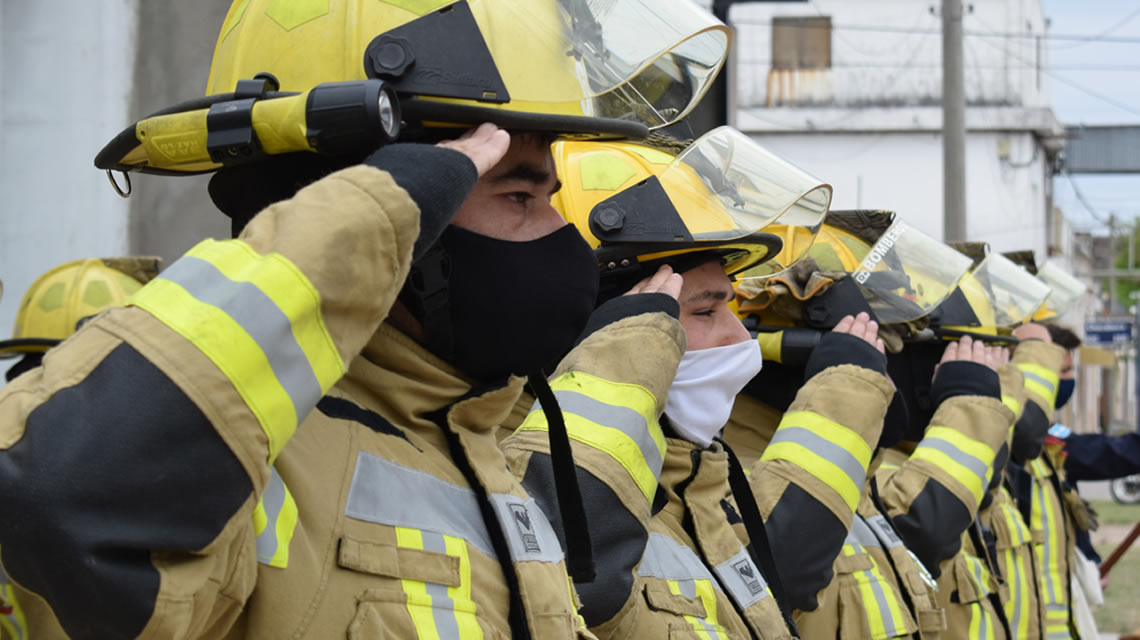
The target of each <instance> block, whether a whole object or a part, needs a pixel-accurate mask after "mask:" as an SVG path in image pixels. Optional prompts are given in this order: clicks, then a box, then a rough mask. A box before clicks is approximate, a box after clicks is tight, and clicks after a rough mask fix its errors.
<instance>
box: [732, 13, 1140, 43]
mask: <svg viewBox="0 0 1140 640" xmlns="http://www.w3.org/2000/svg"><path fill="white" fill-rule="evenodd" d="M732 24H733V26H741V25H747V26H757V27H770V26H776V25H778V26H780V27H781V28H790V29H831V30H832V31H870V32H875V33H906V34H912V35H941V34H942V31H941V30H938V29H916V28H913V27H890V26H880V25H870V24H835V23H832V24H831V25H829V26H824V25H813V24H797V23H795V22H791V21H789V22H779V23H776V22H774V21H772V20H749V19H747V18H745V19H738V20H733V21H732ZM962 35H963V36H965V37H968V38H1001V39H1010V38H1020V39H1028V40H1036V39H1037V38H1041V39H1042V40H1046V41H1076V42H1081V43H1087V42H1098V43H1109V42H1113V43H1124V44H1140V37H1137V36H1117V37H1101V36H1098V35H1097V34H1076V33H1067V34H1065V33H1033V32H1029V33H1020V32H1015V31H963V32H962Z"/></svg>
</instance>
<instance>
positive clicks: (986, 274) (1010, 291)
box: [960, 253, 1049, 329]
mask: <svg viewBox="0 0 1140 640" xmlns="http://www.w3.org/2000/svg"><path fill="white" fill-rule="evenodd" d="M960 286H961V288H962V293H964V294H965V295H966V300H968V301H969V302H970V306H971V307H972V308H973V309H974V313H976V314H979V320H981V321H982V324H983V325H988V324H990V319H989V318H983V317H981V314H983V313H986V311H985V309H986V308H987V307H988V308H989V309H992V310H993V319H992V322H993V326H995V327H997V328H999V329H1005V328H1010V327H1014V326H1017V325H1019V324H1021V322H1022V321H1023V320H1025V319H1026V318H1028V317H1029V316H1030V315H1031V314H1032V313H1034V312H1035V311H1037V310H1038V309H1040V308H1041V304H1042V303H1043V302H1045V298H1046V296H1048V295H1049V285H1047V284H1045V283H1044V282H1042V281H1041V280H1038V279H1037V278H1034V277H1033V274H1031V273H1029V272H1028V271H1026V270H1025V269H1022V268H1021V267H1019V266H1017V265H1016V264H1014V263H1013V261H1011V260H1010V259H1009V258H1006V257H1005V256H1003V255H1001V254H1000V253H991V254H990V255H988V256H986V259H985V260H982V263H981V264H979V265H978V267H977V268H976V269H974V270H973V272H971V273H970V275H969V276H966V278H965V279H964V280H963V281H962V284H961V285H960Z"/></svg>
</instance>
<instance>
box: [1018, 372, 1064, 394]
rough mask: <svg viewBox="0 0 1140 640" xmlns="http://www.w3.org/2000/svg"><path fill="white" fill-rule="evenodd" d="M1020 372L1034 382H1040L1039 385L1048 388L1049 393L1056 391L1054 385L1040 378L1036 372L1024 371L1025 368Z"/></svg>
mask: <svg viewBox="0 0 1140 640" xmlns="http://www.w3.org/2000/svg"><path fill="white" fill-rule="evenodd" d="M1021 374H1022V375H1024V376H1025V377H1026V378H1028V379H1030V380H1033V381H1034V382H1036V383H1038V384H1040V385H1041V386H1043V387H1045V388H1046V389H1048V390H1049V393H1057V387H1056V385H1054V384H1053V383H1052V382H1050V381H1049V380H1046V379H1045V378H1042V377H1041V376H1039V375H1037V374H1036V373H1031V372H1029V371H1026V370H1025V369H1022V370H1021Z"/></svg>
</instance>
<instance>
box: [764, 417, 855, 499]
mask: <svg viewBox="0 0 1140 640" xmlns="http://www.w3.org/2000/svg"><path fill="white" fill-rule="evenodd" d="M761 460H786V461H788V462H791V463H792V464H795V465H796V466H799V467H800V468H802V469H803V470H804V471H807V472H808V473H810V474H812V475H814V476H815V477H817V478H819V479H820V480H821V481H823V482H824V483H825V484H827V486H829V487H831V488H832V489H834V490H835V491H836V493H838V494H839V495H840V497H841V498H843V501H844V502H846V503H847V506H848V507H850V508H851V510H852V511H854V510H855V507H856V506H857V505H858V504H859V497H860V495H861V494H862V492H863V485H864V484H865V482H866V478H867V466H868V465H869V464H870V463H871V447H870V445H868V444H867V442H866V441H865V440H863V438H862V437H861V436H860V435H859V434H857V433H856V432H855V431H852V430H851V429H849V428H847V427H845V426H843V425H841V424H839V423H838V422H835V421H834V420H829V419H828V418H825V417H823V416H821V415H819V414H818V413H815V412H812V411H793V412H789V413H786V414H784V417H783V418H782V419H781V420H780V426H779V428H777V429H776V434H775V436H773V438H772V441H771V443H769V445H768V446H767V447H766V448H765V450H764V454H763V455H762V456H761Z"/></svg>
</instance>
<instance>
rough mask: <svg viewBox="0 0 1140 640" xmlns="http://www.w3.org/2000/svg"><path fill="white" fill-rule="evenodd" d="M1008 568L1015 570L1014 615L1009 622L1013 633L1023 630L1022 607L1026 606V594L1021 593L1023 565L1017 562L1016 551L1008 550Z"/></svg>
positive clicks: (1013, 580)
mask: <svg viewBox="0 0 1140 640" xmlns="http://www.w3.org/2000/svg"><path fill="white" fill-rule="evenodd" d="M1006 554H1007V556H1006V558H1007V560H1008V562H1006V563H1005V564H1006V568H1008V569H1012V570H1013V579H1012V582H1013V615H1012V616H1011V618H1012V619H1011V620H1010V621H1009V622H1010V624H1009V628H1010V630H1011V631H1012V632H1013V633H1015V634H1016V633H1017V630H1018V629H1020V628H1021V614H1022V612H1021V607H1022V605H1024V604H1025V602H1024V598H1025V594H1023V593H1022V592H1021V563H1020V562H1018V561H1017V553H1016V552H1015V550H1014V549H1006Z"/></svg>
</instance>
